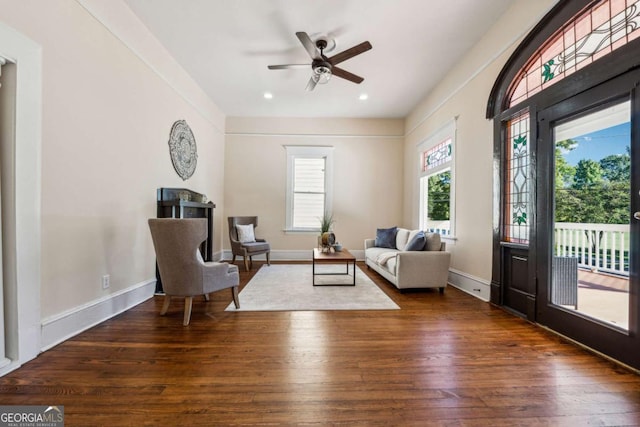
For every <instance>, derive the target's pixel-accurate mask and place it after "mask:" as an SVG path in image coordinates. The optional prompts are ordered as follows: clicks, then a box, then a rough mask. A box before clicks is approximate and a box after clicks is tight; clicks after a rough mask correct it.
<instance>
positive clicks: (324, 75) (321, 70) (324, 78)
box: [313, 66, 331, 85]
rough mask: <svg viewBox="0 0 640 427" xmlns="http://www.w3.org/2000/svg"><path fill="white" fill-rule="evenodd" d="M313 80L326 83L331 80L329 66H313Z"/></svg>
mask: <svg viewBox="0 0 640 427" xmlns="http://www.w3.org/2000/svg"><path fill="white" fill-rule="evenodd" d="M313 80H314V81H315V82H316V83H318V84H321V85H323V84H326V83H329V80H331V68H329V67H325V66H319V67H315V68H314V69H313Z"/></svg>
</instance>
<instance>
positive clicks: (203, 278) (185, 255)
mask: <svg viewBox="0 0 640 427" xmlns="http://www.w3.org/2000/svg"><path fill="white" fill-rule="evenodd" d="M149 229H150V230H151V237H152V239H153V246H154V248H155V251H156V258H157V262H158V270H159V271H160V278H161V279H162V286H163V289H164V292H165V299H164V305H163V306H162V310H161V311H160V315H165V314H166V313H167V310H168V309H169V303H170V302H171V298H172V297H184V298H185V301H184V319H183V325H185V326H186V325H188V324H189V320H190V318H191V306H192V301H193V297H194V296H197V295H204V297H205V299H206V300H207V301H208V300H209V293H211V292H215V291H219V290H222V289H227V288H231V294H232V297H233V302H234V304H235V306H236V308H239V307H240V301H239V299H238V285H239V283H240V276H239V274H238V267H236V266H235V265H229V264H228V263H226V262H204V261H203V259H202V255H201V254H200V250H199V246H200V244H201V243H202V242H203V241H204V240H205V239H206V238H207V220H206V219H205V218H190V219H173V218H162V219H155V218H153V219H149Z"/></svg>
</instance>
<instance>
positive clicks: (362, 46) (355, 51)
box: [329, 42, 372, 65]
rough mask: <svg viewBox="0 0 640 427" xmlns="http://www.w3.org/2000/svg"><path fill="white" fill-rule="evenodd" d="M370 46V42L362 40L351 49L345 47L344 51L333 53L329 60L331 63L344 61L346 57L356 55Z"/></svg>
mask: <svg viewBox="0 0 640 427" xmlns="http://www.w3.org/2000/svg"><path fill="white" fill-rule="evenodd" d="M371 47H372V46H371V43H369V42H362V43H360V44H359V45H357V46H354V47H352V48H351V49H347V50H345V51H344V52H340V53H339V54H337V55H333V56H332V57H331V58H329V62H331V64H332V65H336V64H339V63H341V62H343V61H346V60H347V59H350V58H353V57H354V56H356V55H360V54H361V53H363V52H366V51H368V50H369V49H371Z"/></svg>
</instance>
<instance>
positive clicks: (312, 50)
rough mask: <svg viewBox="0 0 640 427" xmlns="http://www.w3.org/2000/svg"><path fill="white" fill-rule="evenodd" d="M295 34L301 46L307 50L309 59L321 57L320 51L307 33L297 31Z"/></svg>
mask: <svg viewBox="0 0 640 427" xmlns="http://www.w3.org/2000/svg"><path fill="white" fill-rule="evenodd" d="M296 36H298V40H300V43H302V46H304V48H305V49H306V50H307V52H308V53H309V56H310V57H311V59H321V57H320V51H319V50H318V48H317V47H316V45H315V43H314V42H313V41H312V40H311V38H310V37H309V35H308V34H307V33H305V32H304V31H298V32H297V33H296Z"/></svg>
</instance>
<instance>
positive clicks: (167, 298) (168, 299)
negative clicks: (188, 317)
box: [160, 294, 171, 316]
mask: <svg viewBox="0 0 640 427" xmlns="http://www.w3.org/2000/svg"><path fill="white" fill-rule="evenodd" d="M170 302H171V295H167V294H165V295H164V304H162V309H161V310H160V316H164V315H165V314H167V310H169V303H170Z"/></svg>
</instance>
